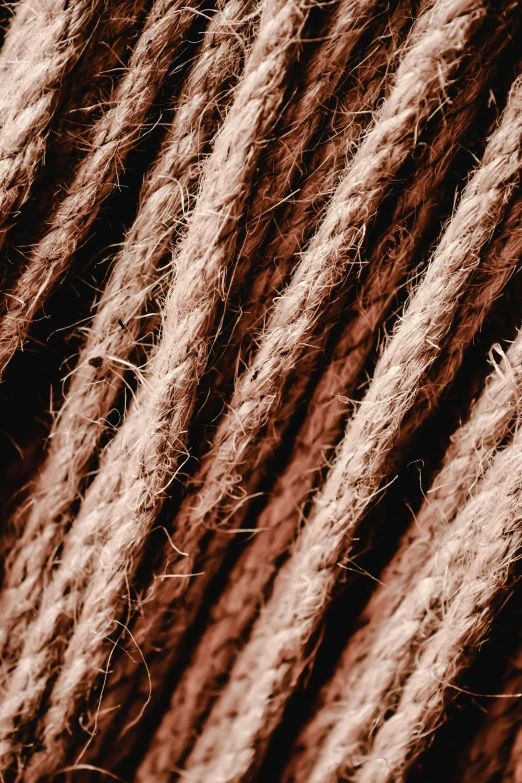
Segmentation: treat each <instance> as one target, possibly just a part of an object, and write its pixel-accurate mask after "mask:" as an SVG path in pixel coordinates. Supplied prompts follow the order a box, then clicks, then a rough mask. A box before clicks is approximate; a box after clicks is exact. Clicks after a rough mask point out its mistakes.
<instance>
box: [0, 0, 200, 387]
mask: <svg viewBox="0 0 522 783" xmlns="http://www.w3.org/2000/svg"><path fill="white" fill-rule="evenodd" d="M194 3H195V4H194V5H192V6H190V5H189V6H187V5H184V4H183V3H182V2H181V0H155V3H154V6H153V9H152V10H151V12H150V14H149V16H148V17H147V22H146V24H145V27H144V29H143V32H142V34H141V36H140V39H139V40H138V42H137V44H136V46H135V48H134V51H133V54H132V57H131V60H130V63H129V65H128V67H127V68H126V71H125V74H124V76H123V77H122V79H121V80H120V82H119V83H118V85H117V86H116V87H115V90H114V94H113V96H112V98H111V104H112V105H111V108H110V109H109V110H108V111H107V113H106V114H104V115H103V116H102V117H101V118H100V120H99V121H98V122H97V123H96V124H95V127H94V128H93V131H92V138H91V140H90V153H89V154H88V155H86V156H85V157H84V159H83V160H82V161H81V163H80V165H79V167H78V170H77V172H76V174H75V177H74V180H73V182H72V184H71V185H70V186H69V189H68V193H67V195H66V196H65V198H64V199H63V201H62V202H61V203H60V204H59V206H58V208H57V209H56V212H55V214H54V215H53V217H52V219H51V224H50V227H49V230H48V231H47V233H46V234H45V235H44V237H43V238H42V239H41V240H40V241H39V242H38V244H37V245H36V247H35V248H34V250H33V251H32V253H31V255H30V258H29V260H28V262H27V266H26V267H25V269H24V270H23V271H22V273H21V275H20V277H19V279H18V280H17V282H16V283H15V285H14V287H13V290H12V291H11V292H10V293H9V294H8V295H7V296H8V301H7V304H6V312H5V313H4V315H3V317H2V320H1V321H0V373H2V372H3V370H4V369H5V366H6V364H7V363H8V362H9V360H10V359H11V357H12V356H13V354H14V352H15V351H16V350H17V349H18V348H19V347H20V345H21V344H23V341H24V339H25V337H26V334H27V331H28V329H29V327H30V325H31V322H32V320H33V318H34V317H35V315H36V314H37V312H38V310H39V308H40V306H41V305H42V303H43V301H44V299H45V298H46V297H47V296H48V295H49V294H50V293H51V291H52V290H53V289H54V288H55V287H56V285H57V284H58V283H59V281H60V280H61V278H62V276H63V275H64V273H65V272H66V271H67V269H68V267H69V264H70V263H71V261H72V259H73V257H74V254H75V252H76V250H77V249H78V247H79V245H80V244H81V243H82V242H83V240H84V239H85V238H86V236H87V234H88V232H89V229H90V227H91V226H92V223H93V221H94V219H95V217H96V215H97V214H98V211H99V209H100V207H101V205H102V202H103V200H104V199H105V198H106V197H107V196H108V195H109V193H110V192H111V191H112V189H113V188H114V186H115V182H117V177H118V174H119V173H120V172H121V171H122V168H123V165H124V161H125V156H126V155H127V153H128V152H129V150H130V148H131V147H132V146H133V144H135V143H136V141H137V140H138V139H139V136H140V131H141V129H142V125H143V122H144V121H145V119H146V117H147V113H148V111H149V109H150V107H151V105H152V102H153V101H154V98H155V96H156V94H157V92H158V90H159V88H160V87H161V84H162V82H163V80H164V78H165V76H166V74H167V71H168V69H169V67H170V66H171V65H172V63H173V60H174V59H175V56H176V54H177V51H178V48H179V47H180V45H181V44H182V42H183V37H184V36H185V35H186V33H187V32H188V30H189V28H190V25H191V23H192V21H193V18H194V13H195V10H196V9H197V6H198V0H194Z"/></svg>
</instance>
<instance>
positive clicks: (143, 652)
mask: <svg viewBox="0 0 522 783" xmlns="http://www.w3.org/2000/svg"><path fill="white" fill-rule="evenodd" d="M409 19H411V12H410V8H409V4H407V3H405V4H403V5H402V6H401V7H400V8H399V9H398V10H397V12H396V13H394V15H393V17H392V19H391V20H390V25H391V27H392V29H393V34H392V39H393V40H392V41H390V42H389V43H388V42H387V41H386V40H383V42H378V43H377V48H376V51H375V53H374V56H372V57H371V64H370V63H368V64H366V63H365V65H364V66H363V68H362V70H361V72H359V71H358V72H357V79H356V81H357V85H358V86H357V88H354V89H353V90H350V92H349V95H348V96H346V100H343V104H346V106H348V107H349V109H350V113H351V114H352V115H353V113H354V112H355V111H356V110H357V107H360V110H361V112H362V116H361V117H355V118H354V117H353V116H350V117H349V119H348V125H347V127H346V128H345V129H344V130H342V129H341V128H339V129H336V132H335V138H334V139H332V140H331V141H330V143H328V144H327V145H326V149H325V150H324V152H323V153H322V154H321V157H323V155H324V160H325V161H327V163H328V165H327V166H324V167H319V169H318V170H317V171H314V172H313V173H312V174H311V175H310V176H309V178H308V179H307V181H306V184H305V186H304V188H303V190H302V191H301V193H300V195H299V202H298V204H297V205H296V210H295V213H294V211H293V210H292V212H291V214H292V216H294V214H295V217H296V218H297V223H298V228H296V230H295V231H294V229H293V227H292V228H289V229H288V230H289V231H290V232H291V233H292V236H293V237H295V235H296V234H297V233H301V234H303V233H304V232H305V220H304V219H303V209H304V210H306V206H304V204H305V203H308V207H310V204H311V202H312V201H313V200H316V199H317V193H318V192H323V190H324V187H323V186H324V185H325V182H326V181H327V180H332V179H334V178H335V177H337V179H338V173H337V172H338V170H339V167H340V166H341V165H342V162H343V160H344V153H345V150H347V149H350V148H351V146H352V145H353V143H355V139H356V138H357V137H358V136H359V135H360V131H361V124H362V123H363V121H364V120H363V118H364V117H365V116H366V114H367V113H368V111H367V110H368V109H369V108H370V107H371V106H372V104H373V103H374V102H376V101H377V100H378V98H379V96H380V94H381V89H382V81H383V75H382V72H380V71H379V70H378V65H379V62H381V64H382V67H383V70H386V65H387V64H388V63H389V61H390V60H391V53H392V52H396V50H397V46H398V41H397V40H395V38H397V39H398V38H399V33H400V31H401V29H403V27H404V25H405V24H407V22H408V20H409ZM390 32H391V31H390ZM339 113H340V115H341V123H342V122H343V121H344V122H346V114H345V113H344V112H343V110H342V109H341V110H340V111H339ZM327 190H329V188H327ZM325 198H326V196H325ZM302 206H303V209H301V207H302ZM308 211H309V209H308ZM310 222H311V215H308V224H309V223H310ZM283 242H284V248H283V249H282V250H281V255H280V257H279V258H278V268H279V271H280V262H281V258H282V255H283V253H284V254H285V260H284V262H283V263H285V264H286V263H288V264H289V263H290V261H291V256H292V251H291V250H290V242H289V241H286V240H285V239H284V240H283ZM271 246H272V247H274V252H275V248H276V247H277V246H276V244H275V243H273V244H272V245H271ZM288 251H290V252H288ZM269 253H270V250H268V251H267V254H269ZM286 256H287V257H286ZM276 274H278V272H276ZM259 277H264V270H263V271H262V272H261V273H260V275H259ZM259 277H256V282H257V281H258V279H259ZM265 288H266V286H265ZM260 298H261V297H260ZM253 304H254V303H253ZM244 320H246V321H247V322H249V323H250V326H252V320H251V319H249V318H248V317H247V318H246V319H245V318H244V315H243V316H242V318H241V321H240V323H239V324H238V327H237V328H236V330H235V332H234V334H236V332H237V331H241V332H242V333H244V334H245V333H246V330H247V328H248V326H245V324H244ZM220 542H221V544H220V545H218V547H217V549H219V550H220V551H219V555H218V554H217V552H216V551H215V549H216V547H215V546H213V552H212V554H210V553H209V557H211V558H212V560H213V561H215V566H217V562H216V560H218V559H221V558H222V556H223V551H224V549H225V548H226V547H225V546H224V541H223V538H221V539H220ZM170 554H171V550H170V544H168V545H167V546H166V552H165V555H164V557H163V558H161V560H163V561H164V564H165V566H164V567H165V572H168V571H169V566H168V561H169V558H170ZM207 565H209V564H207V563H206V564H205V571H206V574H205V578H202V577H201V576H200V577H198V580H197V582H196V583H195V584H194V586H193V587H194V590H193V592H196V593H197V599H196V600H191V602H190V603H191V609H190V613H187V612H183V620H182V613H181V610H180V607H179V606H177V607H176V609H175V610H174V609H173V606H172V602H171V600H170V588H171V586H172V585H173V581H172V580H170V579H164V580H163V582H162V583H161V584H160V585H159V588H158V589H157V590H155V589H151V590H150V591H149V594H148V596H147V598H146V601H145V602H144V605H143V614H141V615H140V616H138V617H137V618H136V621H135V623H134V624H133V626H132V638H133V642H132V646H133V647H134V645H137V646H138V647H139V649H140V657H139V660H138V659H136V658H135V656H133V655H131V656H128V655H125V656H119V660H118V665H117V666H114V667H113V670H112V672H111V674H110V676H109V678H108V681H107V684H106V687H105V689H104V697H103V712H104V715H105V714H106V716H107V717H106V719H105V721H104V725H105V726H106V725H107V723H108V722H111V721H112V722H113V723H114V722H116V723H117V722H118V720H120V719H121V720H122V721H124V722H125V724H126V728H125V738H126V741H125V743H118V748H121V750H122V753H125V752H126V747H127V745H128V743H129V738H130V734H129V731H130V729H129V728H127V727H128V725H129V724H131V728H132V719H133V716H135V715H137V714H139V712H140V710H141V709H142V705H143V703H144V702H145V701H148V700H149V698H150V694H151V692H152V695H153V697H154V694H155V693H160V692H161V689H162V683H163V681H164V678H165V677H167V676H168V672H169V671H170V669H171V667H172V663H173V660H174V659H175V658H176V657H177V655H178V652H179V648H180V641H181V634H182V633H183V630H184V629H185V628H186V623H189V624H190V623H191V620H192V617H193V613H194V612H195V611H196V610H197V607H198V606H199V604H200V603H201V600H202V599H203V597H204V594H205V587H204V586H205V585H206V583H207V581H208V578H209V577H210V576H211V573H212V570H213V569H212V568H211V567H210V565H209V567H208V568H207ZM197 570H198V571H199V570H200V569H199V568H198V569H197ZM191 587H192V586H191ZM174 593H176V589H175V588H174ZM173 612H174V613H175V619H174V617H173V616H172V615H173ZM141 656H143V657H144V658H145V659H146V660H147V668H146V669H145V667H144V666H143V663H142V658H141ZM140 691H141V694H142V696H143V698H142V699H141V698H140V696H139V695H138V694H140ZM141 694H140V695H141ZM123 704H125V708H123V706H122V705H123ZM113 708H114V709H113ZM151 709H153V705H149V706H148V711H149V710H151ZM185 714H186V713H185ZM138 730H139V726H138V724H135V731H138ZM101 740H102V741H103V738H101ZM93 750H94V749H93ZM95 752H98V753H101V752H102V751H100V750H98V749H96V751H95ZM116 752H117V751H114V750H113V751H111V759H112V758H113V757H114V756H115V753H116Z"/></svg>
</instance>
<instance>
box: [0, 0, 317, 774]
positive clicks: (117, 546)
mask: <svg viewBox="0 0 522 783" xmlns="http://www.w3.org/2000/svg"><path fill="white" fill-rule="evenodd" d="M309 8H310V6H309V3H308V2H302V3H300V4H294V3H286V2H283V0H266V3H265V4H264V7H263V12H262V16H261V23H260V29H259V34H258V37H257V40H256V42H255V44H254V47H253V49H252V51H251V53H250V55H249V57H248V61H247V64H246V66H245V75H244V77H243V80H242V81H241V82H240V84H239V85H238V88H237V91H236V94H235V97H234V101H233V105H232V107H231V109H230V111H229V113H228V115H227V118H226V121H225V123H224V125H223V126H222V128H221V130H220V132H219V134H218V135H217V137H216V140H215V144H214V150H213V153H212V155H211V157H210V158H209V159H208V161H207V164H206V167H205V176H204V178H203V182H202V184H201V186H200V192H199V197H198V200H197V203H196V207H195V210H194V212H193V214H192V219H191V221H190V224H189V228H188V231H187V234H186V236H185V238H184V240H183V242H182V244H181V245H180V248H179V250H178V252H177V254H176V257H175V261H174V263H175V265H176V272H177V277H176V280H175V284H174V286H173V287H172V289H171V292H170V294H169V297H168V300H167V303H166V306H165V317H164V323H163V333H162V341H161V343H160V346H159V349H158V351H157V352H156V353H155V355H154V356H153V358H152V360H151V365H150V372H149V375H148V378H147V382H146V384H145V385H144V386H143V388H142V394H141V395H140V398H139V399H138V400H137V403H136V405H135V406H134V417H133V416H132V414H131V417H130V420H129V422H128V424H127V425H126V426H124V428H123V430H122V432H123V435H122V438H121V439H120V438H118V437H116V438H115V439H114V440H113V441H112V443H111V444H110V446H109V448H108V450H107V456H106V460H105V466H106V468H111V467H112V468H114V471H115V479H116V485H114V483H113V482H114V476H112V475H110V470H109V471H108V470H107V469H106V470H105V473H101V474H100V477H101V479H102V484H103V486H104V487H109V488H110V490H109V492H110V494H109V495H106V496H105V497H109V498H110V499H111V500H113V499H114V502H113V503H112V504H111V503H109V502H107V503H105V504H104V505H100V504H99V503H98V501H97V500H95V502H94V503H93V498H96V491H97V489H98V487H97V485H96V482H94V484H93V485H91V488H90V491H89V492H88V493H87V497H86V500H85V510H84V511H82V512H81V513H80V515H79V518H78V519H77V521H76V524H75V525H74V526H73V528H72V529H71V532H70V533H69V536H68V538H67V540H66V543H65V546H64V551H63V556H62V562H61V566H60V567H58V569H57V571H56V573H55V576H54V579H53V580H52V582H51V583H50V585H49V587H48V588H47V589H46V591H45V593H44V596H43V600H42V607H41V610H40V613H39V615H38V616H37V618H36V619H35V621H34V623H33V624H32V625H31V626H30V628H29V629H28V632H27V634H26V640H25V645H24V649H23V651H22V654H21V656H20V659H19V661H18V665H17V667H16V669H15V670H14V672H13V673H12V675H11V678H10V681H9V684H8V690H7V693H6V695H5V698H4V700H3V703H2V706H1V707H0V727H1V729H2V734H1V736H2V743H1V745H0V758H1V759H2V763H5V760H6V759H9V758H11V756H12V754H13V750H14V747H16V746H15V745H14V743H15V738H14V737H13V733H12V732H13V727H14V721H15V720H17V721H18V722H19V723H20V721H21V718H23V716H29V715H30V714H31V713H32V712H33V710H34V705H35V704H38V701H39V699H40V698H41V695H42V694H43V692H44V689H45V684H46V681H47V679H48V676H49V671H50V670H52V669H53V668H54V666H55V665H56V663H57V662H56V661H55V660H54V656H55V654H56V650H55V649H53V648H52V647H49V645H48V644H47V642H48V640H50V639H52V637H53V635H54V632H55V628H56V623H57V621H58V620H59V618H60V616H61V613H62V611H66V612H67V611H68V612H71V609H72V604H73V603H75V602H76V606H77V608H76V610H73V612H74V614H77V615H78V620H77V622H76V625H75V627H74V629H73V632H72V638H71V641H70V643H69V647H68V648H67V650H66V652H65V657H64V662H63V666H62V669H61V671H60V674H59V676H58V679H57V682H56V684H55V688H54V691H53V694H52V701H51V704H50V706H49V709H48V711H47V713H46V714H45V716H44V722H45V724H44V726H43V728H42V733H43V740H42V743H43V746H44V748H45V750H43V751H42V752H40V753H38V754H37V755H36V756H35V757H34V760H33V762H32V763H31V764H30V765H28V768H27V770H28V771H27V773H26V777H27V779H28V780H30V779H31V776H36V775H41V774H42V769H44V768H45V769H46V770H49V771H52V770H53V769H56V766H57V765H58V764H59V763H60V760H61V758H62V757H63V754H64V752H65V750H66V747H67V737H66V735H65V734H64V731H65V730H66V727H67V723H68V720H69V716H70V714H71V712H72V710H74V708H75V702H76V696H77V695H81V694H82V693H83V692H84V689H85V687H86V685H85V683H86V681H87V680H91V681H92V680H94V679H95V677H96V676H97V664H96V663H95V661H99V663H100V665H103V660H104V659H105V648H104V644H103V639H104V637H105V630H103V629H105V628H107V629H110V628H112V627H113V620H114V618H113V609H114V606H113V602H112V599H113V597H115V596H117V595H119V593H120V591H121V589H122V588H123V587H124V585H125V583H126V577H127V575H129V574H131V572H132V567H133V564H134V562H135V560H136V558H137V557H138V555H139V552H140V548H141V546H142V542H143V537H144V535H145V533H146V532H147V531H148V529H149V527H150V526H151V525H152V524H153V522H154V520H155V517H156V513H157V511H158V509H159V508H160V506H161V503H162V501H163V497H164V491H165V485H166V484H167V483H168V481H169V480H170V478H171V475H172V472H174V470H175V464H174V463H175V460H176V458H177V456H178V455H179V454H181V450H182V449H183V448H184V446H183V440H184V433H185V430H186V426H187V424H188V420H189V418H190V414H191V411H192V406H193V402H194V391H195V388H196V385H197V380H198V378H199V376H200V375H201V373H202V372H203V370H204V365H205V357H206V351H207V341H208V335H209V331H210V329H211V328H212V324H213V320H214V313H215V309H216V305H217V303H218V301H219V298H220V296H222V295H223V294H222V291H221V289H222V287H223V285H224V276H225V274H226V272H227V267H228V264H229V262H230V260H231V256H232V253H233V250H234V246H235V241H234V239H235V228H236V226H237V223H238V218H239V217H240V215H241V210H242V206H243V202H244V200H245V193H246V192H247V186H248V184H249V182H250V181H251V179H252V176H253V173H254V170H255V167H256V164H257V156H258V155H259V150H260V146H261V142H262V140H263V139H264V138H266V136H267V134H268V133H269V131H270V129H271V127H272V126H273V123H274V121H275V118H276V116H277V111H278V107H279V105H280V103H281V100H282V98H283V95H284V92H285V87H286V83H287V74H288V69H289V67H290V66H291V65H292V64H293V62H294V60H295V57H296V42H297V41H298V40H299V36H300V31H301V29H302V27H303V25H304V23H305V21H306V18H307V14H308V11H309ZM210 281H218V284H217V285H214V286H209V282H210ZM169 416H170V420H169ZM136 421H137V422H138V425H139V427H138V429H137V430H136V425H135V422H136ZM122 442H123V445H124V446H125V444H127V447H128V446H129V445H130V447H131V449H130V451H127V452H122ZM114 454H115V455H117V457H118V458H119V459H118V460H116V463H115V462H114V461H111V457H112V455H114ZM127 457H130V459H129V460H127ZM122 468H123V469H125V471H126V475H125V473H124V474H123V475H121V473H120V471H121V470H122ZM119 482H121V484H120V487H118V483H119ZM93 488H94V491H92V490H93ZM118 488H119V489H120V491H119V492H118ZM129 493H130V494H132V496H133V497H132V499H131V497H130V494H129ZM93 506H94V508H93ZM129 509H132V514H131V515H130V516H129ZM89 512H90V513H89ZM107 513H109V517H108V518H107V523H108V526H107V524H106V522H105V518H104V515H107ZM100 523H101V525H102V526H101V527H100ZM112 530H116V531H117V535H116V536H111V533H112ZM96 531H98V532H96ZM107 537H108V540H106V541H104V539H106V538H107ZM103 544H105V545H104V546H103ZM80 563H81V565H80ZM69 566H72V568H69ZM93 570H95V573H96V578H90V576H91V572H92V571H93ZM82 602H83V609H82V610H81V613H80V612H79V609H80V607H81V606H82ZM95 629H97V630H96V631H95ZM78 652H79V656H78ZM29 661H31V663H30V664H29V667H27V663H28V662H29ZM64 694H65V700H64Z"/></svg>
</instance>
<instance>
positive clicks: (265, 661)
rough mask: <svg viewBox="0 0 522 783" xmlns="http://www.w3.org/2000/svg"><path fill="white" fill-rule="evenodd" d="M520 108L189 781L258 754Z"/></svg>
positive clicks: (437, 263)
mask: <svg viewBox="0 0 522 783" xmlns="http://www.w3.org/2000/svg"><path fill="white" fill-rule="evenodd" d="M452 10H456V9H452ZM460 10H461V13H459V16H458V19H459V21H462V19H463V18H465V17H463V15H462V9H460ZM467 10H468V13H469V10H470V9H467ZM447 40H448V37H447V36H446V35H445V36H444V41H445V42H446V41H447ZM521 108H522V83H521V82H517V83H516V84H515V86H514V87H513V89H512V92H511V94H510V99H509V102H508V107H507V109H506V111H505V113H504V115H503V120H502V123H501V125H500V126H499V128H498V129H497V131H496V132H495V133H494V135H493V136H492V138H491V140H490V142H489V144H488V147H487V150H486V153H485V156H484V159H483V163H482V165H481V167H480V168H478V169H477V170H476V172H475V175H474V176H473V178H472V180H471V181H470V183H469V184H468V185H467V187H466V189H465V191H464V193H463V197H462V199H461V201H460V204H459V207H458V209H457V211H456V213H455V215H454V217H453V219H452V221H451V222H450V224H449V225H448V228H447V229H446V231H445V233H444V235H443V237H442V239H441V242H440V244H439V246H438V248H437V250H436V252H435V254H434V257H433V259H432V262H431V264H430V267H429V269H428V272H427V274H426V276H425V278H424V280H423V283H422V285H420V286H419V288H418V289H417V292H416V293H415V295H414V296H413V297H412V300H411V302H410V305H409V307H408V308H407V310H406V312H405V314H404V316H403V318H402V320H401V321H400V323H399V326H398V328H397V330H396V332H395V334H394V336H393V339H392V340H390V342H389V344H388V345H387V347H386V350H385V352H384V354H383V356H382V357H381V359H380V361H379V363H378V365H377V368H376V371H375V374H374V379H373V382H372V384H371V386H370V388H369V390H368V392H367V394H366V396H365V398H364V400H363V402H362V404H361V406H360V408H359V409H358V411H357V413H356V414H355V415H354V417H353V419H352V420H351V422H350V423H349V425H348V427H347V431H346V435H345V438H344V440H343V442H342V444H341V446H340V448H339V452H338V457H337V459H336V462H335V463H334V465H333V466H332V468H331V470H330V473H329V475H328V478H327V480H326V483H325V485H324V487H323V489H322V491H321V493H320V495H319V496H318V498H317V499H316V502H315V504H314V509H313V511H312V513H311V515H310V518H309V519H308V522H307V525H306V526H305V527H304V529H303V533H302V535H301V536H300V538H299V539H298V542H297V544H296V548H295V551H294V554H293V555H292V557H291V559H290V560H289V561H288V562H287V564H286V566H285V567H283V569H282V570H281V571H280V573H279V575H278V578H277V579H276V583H275V587H274V592H273V595H272V598H271V600H270V601H269V603H268V604H267V606H266V607H265V609H264V611H263V612H262V613H261V616H260V619H259V620H258V622H257V623H256V626H255V627H254V631H253V634H252V637H251V639H250V641H249V643H248V644H247V646H246V647H245V648H244V650H243V652H242V653H241V654H240V656H239V658H238V660H237V662H236V665H235V666H234V669H233V671H232V676H231V680H230V683H229V685H228V687H227V688H226V689H225V691H224V693H223V695H222V697H221V699H220V700H219V701H218V702H217V704H216V707H215V708H214V710H213V712H212V713H211V716H210V718H209V721H208V724H207V728H206V730H205V732H204V733H203V735H202V736H201V737H200V739H199V741H198V742H197V743H196V746H195V749H194V751H193V753H192V755H191V757H190V759H189V762H188V769H189V773H188V775H189V778H188V779H189V780H190V779H191V776H192V779H194V780H199V779H202V778H207V777H209V776H210V777H211V778H213V779H215V780H216V781H217V780H219V781H224V780H226V781H232V780H239V779H240V777H241V775H242V774H244V772H245V771H246V769H248V767H249V766H250V764H251V763H252V761H253V758H252V757H253V748H254V747H256V748H257V753H258V755H259V748H260V746H261V744H262V743H263V742H265V743H266V740H267V739H268V737H269V736H270V733H271V731H272V730H273V727H274V725H275V724H276V722H277V720H278V719H279V717H280V715H281V712H282V709H283V707H284V704H285V702H286V700H287V699H288V696H289V694H290V693H291V691H292V689H293V687H294V686H295V684H296V683H297V681H298V678H299V676H300V674H301V672H302V670H303V667H304V665H305V659H306V656H305V654H304V651H305V647H306V644H307V642H308V640H309V639H310V637H311V635H312V634H313V632H314V631H315V629H316V628H317V626H318V623H319V621H320V619H321V616H322V614H323V611H324V608H325V606H326V604H327V602H328V596H329V594H330V591H331V589H332V587H333V585H334V583H335V580H336V573H337V570H336V564H337V562H338V559H339V556H340V554H341V552H342V550H343V549H344V548H346V547H347V545H348V542H349V539H350V537H351V535H353V531H354V530H355V527H356V525H357V523H358V522H359V520H360V519H361V518H362V516H363V515H364V513H365V511H366V510H367V509H368V507H369V505H370V503H371V501H372V499H373V497H374V494H375V492H376V491H377V490H378V487H379V484H380V482H381V481H382V479H383V478H384V476H383V475H382V471H383V469H384V467H385V462H386V456H387V453H388V452H389V450H390V448H391V446H392V445H393V441H394V439H395V437H396V432H397V431H398V429H399V427H400V424H401V421H402V419H403V418H404V416H405V413H406V412H407V411H408V410H409V408H410V406H411V405H412V403H413V401H414V399H415V395H416V392H417V389H418V388H419V385H420V383H421V382H422V380H423V379H424V378H425V377H426V374H427V371H428V369H429V367H430V365H431V364H432V363H433V362H434V360H435V359H436V357H437V354H438V345H439V343H440V342H441V340H443V339H444V337H445V335H446V334H447V332H448V330H449V328H450V327H451V324H452V320H453V314H454V311H455V308H456V306H457V305H458V303H459V301H460V298H461V297H462V294H463V292H464V290H465V286H466V284H467V282H468V280H469V278H470V276H471V273H472V271H473V269H474V268H475V267H476V266H477V264H478V263H479V260H480V252H481V249H482V247H483V245H484V244H485V243H486V242H487V241H488V239H489V237H490V234H491V231H492V230H493V228H494V227H495V226H496V225H497V224H498V222H499V221H500V220H501V218H502V215H503V212H504V209H505V206H506V203H507V201H508V199H509V195H510V194H511V193H512V192H513V190H514V188H515V186H516V184H517V182H518V171H519V167H520V162H521V154H522V150H521V148H520V142H521V135H520V134H521V132H522V113H521V111H520V110H521ZM428 303H429V304H428ZM225 735H226V736H227V742H226V743H225V742H224V736H225Z"/></svg>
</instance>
